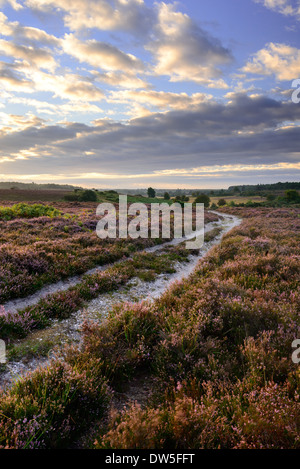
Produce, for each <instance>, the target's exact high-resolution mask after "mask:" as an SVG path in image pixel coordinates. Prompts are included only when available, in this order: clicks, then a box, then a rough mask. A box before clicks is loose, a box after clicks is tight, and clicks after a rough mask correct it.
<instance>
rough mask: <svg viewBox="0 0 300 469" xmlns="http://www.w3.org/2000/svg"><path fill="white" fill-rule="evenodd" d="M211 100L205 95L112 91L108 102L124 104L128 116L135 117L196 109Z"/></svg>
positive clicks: (148, 91) (210, 96)
mask: <svg viewBox="0 0 300 469" xmlns="http://www.w3.org/2000/svg"><path fill="white" fill-rule="evenodd" d="M210 99H212V95H208V94H205V93H194V94H192V95H191V96H189V95H188V94H187V93H171V92H164V91H154V90H140V91H132V90H124V91H112V92H111V93H110V94H109V98H108V102H111V103H125V104H127V105H128V106H129V107H130V109H131V110H130V112H129V114H130V115H132V116H135V117H140V116H143V115H148V114H151V113H152V112H154V111H155V110H156V111H157V110H160V111H163V112H166V111H168V110H172V109H177V110H187V109H190V110H192V109H197V108H199V105H200V104H201V103H203V102H205V101H208V100H210Z"/></svg>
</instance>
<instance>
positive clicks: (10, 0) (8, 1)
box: [0, 0, 23, 11]
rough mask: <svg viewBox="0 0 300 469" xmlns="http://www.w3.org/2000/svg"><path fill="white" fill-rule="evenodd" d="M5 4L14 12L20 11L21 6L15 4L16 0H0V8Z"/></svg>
mask: <svg viewBox="0 0 300 469" xmlns="http://www.w3.org/2000/svg"><path fill="white" fill-rule="evenodd" d="M5 4H8V5H10V6H11V7H12V8H13V9H14V10H17V11H18V10H22V9H23V5H21V4H20V3H18V2H17V0H0V7H2V6H5Z"/></svg>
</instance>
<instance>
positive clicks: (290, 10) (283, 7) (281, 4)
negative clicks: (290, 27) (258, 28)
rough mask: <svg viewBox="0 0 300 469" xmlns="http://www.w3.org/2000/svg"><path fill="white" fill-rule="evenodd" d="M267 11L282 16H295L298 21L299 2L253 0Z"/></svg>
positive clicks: (299, 12)
mask: <svg viewBox="0 0 300 469" xmlns="http://www.w3.org/2000/svg"><path fill="white" fill-rule="evenodd" d="M254 1H255V3H260V4H262V5H264V6H265V7H266V8H268V9H269V10H273V11H276V12H277V13H281V14H282V15H284V16H295V17H296V18H297V19H298V20H300V2H299V1H298V0H296V1H295V0H254Z"/></svg>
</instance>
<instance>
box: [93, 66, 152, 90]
mask: <svg viewBox="0 0 300 469" xmlns="http://www.w3.org/2000/svg"><path fill="white" fill-rule="evenodd" d="M90 73H91V74H92V76H93V78H94V80H95V81H99V82H103V83H106V84H108V85H110V86H114V87H118V88H127V89H134V90H136V89H139V88H149V86H150V85H149V83H147V82H146V81H144V80H142V79H141V78H139V77H138V76H137V75H135V74H134V72H126V73H123V72H119V71H118V72H106V73H100V72H98V71H97V70H91V72H90Z"/></svg>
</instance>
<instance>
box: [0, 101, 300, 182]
mask: <svg viewBox="0 0 300 469" xmlns="http://www.w3.org/2000/svg"><path fill="white" fill-rule="evenodd" d="M299 119H300V107H299V106H295V105H294V104H293V103H292V102H280V101H276V100H274V99H270V98H267V97H265V96H257V97H252V98H251V97H248V96H246V95H245V94H237V95H236V96H233V97H231V101H229V102H228V103H218V102H215V101H208V102H203V103H201V105H199V107H198V109H197V110H176V111H170V112H166V113H158V114H152V115H150V116H146V117H143V118H139V119H134V120H131V121H130V122H129V123H126V124H121V123H115V122H112V121H109V120H107V119H102V120H101V121H96V122H94V124H93V125H90V126H88V125H84V124H79V123H70V124H67V125H63V124H60V125H58V124H57V125H42V126H40V127H36V126H30V127H29V128H26V129H24V130H21V131H15V132H12V133H10V134H7V135H4V136H1V137H0V148H1V150H0V157H2V158H5V157H10V158H12V157H13V158H17V157H20V156H22V155H23V156H24V151H27V152H32V153H33V154H34V156H32V157H30V156H28V154H27V156H26V159H25V160H24V161H21V160H20V159H18V163H17V165H16V164H15V162H14V161H3V163H2V168H3V173H4V174H5V173H9V174H10V173H12V172H13V170H14V169H15V170H16V171H17V172H18V174H30V175H32V174H34V173H38V174H41V173H45V174H51V173H54V174H61V175H62V174H65V175H66V177H70V175H75V174H77V175H80V174H97V173H98V174H100V173H101V174H104V175H105V174H108V175H109V174H112V175H115V174H122V175H123V177H124V178H125V177H126V175H127V176H128V177H129V176H130V175H131V177H133V176H134V175H140V174H149V175H153V174H158V173H160V172H162V171H164V172H166V171H167V172H169V174H174V171H177V172H180V171H181V173H182V172H184V171H187V170H188V171H189V172H190V173H191V176H192V169H195V168H203V167H205V168H206V169H205V174H207V175H209V169H210V171H211V174H213V173H214V171H215V170H216V167H218V166H224V165H227V166H228V167H229V166H230V165H231V166H235V167H236V166H237V165H241V166H242V167H245V166H247V167H249V170H251V167H252V169H253V171H255V168H257V167H260V166H261V165H267V166H268V167H271V166H273V165H275V166H274V168H275V167H276V168H277V169H278V168H279V167H280V165H286V168H290V169H291V168H293V167H295V168H296V166H297V164H298V163H299V156H300V155H299V138H300V127H299V125H297V122H298V121H299ZM22 152H23V153H22ZM36 155H39V156H38V157H37V156H36ZM37 162H38V164H37ZM261 167H262V166H261ZM282 167H284V166H282ZM116 168H117V170H116ZM141 168H142V170H141ZM194 175H195V178H196V176H197V172H195V171H194Z"/></svg>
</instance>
